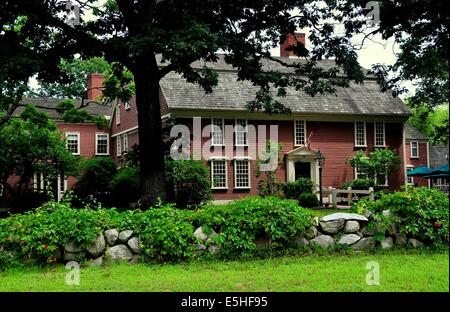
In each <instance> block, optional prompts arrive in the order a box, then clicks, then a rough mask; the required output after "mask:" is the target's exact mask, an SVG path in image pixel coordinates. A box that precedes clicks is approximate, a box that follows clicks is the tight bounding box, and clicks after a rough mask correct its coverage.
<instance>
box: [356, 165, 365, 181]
mask: <svg viewBox="0 0 450 312" xmlns="http://www.w3.org/2000/svg"><path fill="white" fill-rule="evenodd" d="M355 179H367V173H366V172H364V170H363V169H362V167H361V165H356V166H355Z"/></svg>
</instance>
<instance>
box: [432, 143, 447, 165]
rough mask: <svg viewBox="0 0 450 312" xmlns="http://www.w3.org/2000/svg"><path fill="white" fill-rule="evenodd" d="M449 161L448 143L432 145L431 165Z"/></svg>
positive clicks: (443, 163)
mask: <svg viewBox="0 0 450 312" xmlns="http://www.w3.org/2000/svg"><path fill="white" fill-rule="evenodd" d="M446 163H448V145H444V144H441V145H430V167H432V168H433V167H439V166H442V165H445V164H446Z"/></svg>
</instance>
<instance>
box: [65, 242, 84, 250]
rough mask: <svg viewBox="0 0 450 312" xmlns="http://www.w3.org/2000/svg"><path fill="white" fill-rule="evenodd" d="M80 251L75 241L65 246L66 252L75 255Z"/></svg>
mask: <svg viewBox="0 0 450 312" xmlns="http://www.w3.org/2000/svg"><path fill="white" fill-rule="evenodd" d="M80 251H81V248H80V247H79V246H77V244H76V243H75V242H74V241H70V242H68V243H67V244H66V245H65V246H64V252H70V253H75V252H80Z"/></svg>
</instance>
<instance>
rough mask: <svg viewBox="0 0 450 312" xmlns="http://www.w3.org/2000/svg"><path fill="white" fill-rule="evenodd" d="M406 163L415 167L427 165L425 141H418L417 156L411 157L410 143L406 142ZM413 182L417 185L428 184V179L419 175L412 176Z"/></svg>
mask: <svg viewBox="0 0 450 312" xmlns="http://www.w3.org/2000/svg"><path fill="white" fill-rule="evenodd" d="M405 150H406V165H412V166H414V168H417V167H428V158H427V157H428V151H427V143H424V142H419V158H411V144H410V141H407V142H406V148H405ZM414 184H415V185H418V186H428V180H427V179H424V178H420V177H414Z"/></svg>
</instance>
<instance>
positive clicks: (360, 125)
mask: <svg viewBox="0 0 450 312" xmlns="http://www.w3.org/2000/svg"><path fill="white" fill-rule="evenodd" d="M366 134H367V131H366V122H365V121H355V146H359V147H366V146H367V136H366Z"/></svg>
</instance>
